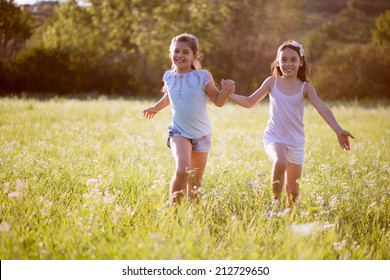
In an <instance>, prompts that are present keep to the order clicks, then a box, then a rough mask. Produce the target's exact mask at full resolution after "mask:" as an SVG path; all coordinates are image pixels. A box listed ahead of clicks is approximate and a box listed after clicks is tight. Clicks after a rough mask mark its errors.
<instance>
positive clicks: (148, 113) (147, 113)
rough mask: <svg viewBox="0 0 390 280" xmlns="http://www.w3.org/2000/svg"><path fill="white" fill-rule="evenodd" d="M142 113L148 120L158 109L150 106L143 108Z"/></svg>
mask: <svg viewBox="0 0 390 280" xmlns="http://www.w3.org/2000/svg"><path fill="white" fill-rule="evenodd" d="M142 113H143V114H144V116H145V118H147V119H149V120H150V119H152V118H153V117H154V116H155V115H156V114H157V113H158V110H156V109H155V108H154V106H152V107H149V108H146V109H145V110H143V111H142Z"/></svg>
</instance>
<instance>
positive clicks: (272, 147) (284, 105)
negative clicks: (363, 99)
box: [229, 40, 354, 208]
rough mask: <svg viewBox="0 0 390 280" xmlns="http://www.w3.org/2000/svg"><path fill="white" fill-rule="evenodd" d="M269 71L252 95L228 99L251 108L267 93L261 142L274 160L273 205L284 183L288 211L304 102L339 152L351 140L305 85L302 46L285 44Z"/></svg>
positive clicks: (298, 167)
mask: <svg viewBox="0 0 390 280" xmlns="http://www.w3.org/2000/svg"><path fill="white" fill-rule="evenodd" d="M271 70H272V76H271V77H268V78H267V79H266V80H265V81H264V82H263V84H262V85H261V86H260V88H259V89H257V90H256V91H255V92H254V93H253V94H252V95H250V96H248V97H246V96H242V95H237V94H231V95H229V98H230V99H231V100H233V101H234V102H236V103H237V104H239V105H241V106H243V107H246V108H251V107H253V106H254V105H256V104H257V103H258V102H260V101H261V100H262V99H263V98H264V97H266V96H267V94H269V99H270V103H269V107H270V118H269V121H268V124H267V127H266V129H265V131H264V139H263V142H264V147H265V150H266V153H267V154H268V156H269V157H270V159H271V160H272V161H273V167H272V173H271V179H272V191H273V199H274V201H273V202H274V203H275V204H280V195H281V192H282V190H283V186H284V184H285V181H286V195H287V200H286V206H287V207H288V208H290V207H291V206H293V205H294V204H295V203H296V200H297V198H298V194H299V184H298V180H299V178H300V177H301V173H302V165H303V158H304V143H305V134H304V124H303V113H304V106H305V100H306V99H308V100H309V101H310V102H311V103H312V104H313V106H314V107H315V108H316V110H317V111H318V113H319V114H320V115H321V116H322V117H323V119H324V120H325V121H326V122H327V123H328V124H329V126H330V127H331V128H332V129H333V131H334V132H335V133H336V135H337V138H338V141H339V143H340V146H341V148H342V149H345V150H347V151H349V150H350V144H349V138H348V137H351V138H354V137H353V136H352V134H351V133H349V132H348V131H346V130H343V129H342V128H341V127H340V125H339V124H338V122H337V121H336V119H335V117H334V115H333V113H332V111H331V110H330V109H329V108H328V107H327V106H326V105H325V104H324V103H323V102H322V101H321V99H320V98H319V97H318V95H317V93H316V91H315V89H314V87H313V86H312V85H311V84H309V83H308V82H307V79H306V61H305V56H304V51H303V46H302V45H301V44H299V43H298V42H296V41H293V40H288V41H286V42H284V43H283V44H282V45H281V46H280V47H279V48H278V52H277V55H276V58H275V60H274V62H273V63H272V65H271Z"/></svg>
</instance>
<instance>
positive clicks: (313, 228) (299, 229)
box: [289, 222, 334, 235]
mask: <svg viewBox="0 0 390 280" xmlns="http://www.w3.org/2000/svg"><path fill="white" fill-rule="evenodd" d="M333 226H334V225H333V224H329V223H328V222H325V223H318V222H314V223H303V224H295V223H294V224H291V225H290V226H289V228H290V230H292V231H293V232H296V233H300V234H302V235H310V234H314V233H317V232H321V231H324V230H326V229H329V228H332V227H333Z"/></svg>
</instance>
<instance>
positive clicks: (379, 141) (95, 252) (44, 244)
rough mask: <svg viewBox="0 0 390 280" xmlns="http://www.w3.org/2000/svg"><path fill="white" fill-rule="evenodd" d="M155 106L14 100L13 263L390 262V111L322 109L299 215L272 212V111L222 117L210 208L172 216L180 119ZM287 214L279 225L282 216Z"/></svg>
mask: <svg viewBox="0 0 390 280" xmlns="http://www.w3.org/2000/svg"><path fill="white" fill-rule="evenodd" d="M154 102H155V101H152V100H150V101H135V100H121V99H115V100H109V99H105V98H101V99H98V100H86V101H80V100H66V99H52V100H48V101H37V100H27V99H10V98H2V99H0V143H1V147H0V171H1V172H0V246H1V252H0V259H2V260H4V259H11V260H12V259H50V260H51V259H104V260H106V259H113V260H117V259H165V260H170V259H191V260H192V259H247V260H249V259H288V260H295V259H321V260H323V259H325V260H328V259H363V260H376V259H389V257H390V184H389V176H390V175H389V173H390V163H389V159H390V157H389V156H390V149H389V148H390V147H389V139H390V138H389V137H390V110H389V106H388V105H386V104H380V103H378V104H374V105H373V104H371V105H370V106H363V105H362V104H359V103H357V102H351V103H339V104H330V107H331V108H332V110H333V112H334V114H335V115H336V118H337V119H338V121H339V122H340V124H341V125H342V126H343V127H344V128H345V129H347V130H349V131H350V132H352V134H354V136H355V137H356V140H352V150H351V151H350V152H345V151H343V150H341V149H340V148H339V145H338V142H337V139H336V136H335V135H334V133H333V132H332V131H331V129H330V128H329V127H328V126H327V124H326V123H325V122H324V121H323V120H322V119H321V118H320V116H319V115H318V114H317V113H316V112H315V110H314V109H313V107H311V106H310V105H308V106H307V108H306V113H305V123H306V127H305V129H306V135H307V145H306V151H305V165H304V171H303V176H302V179H301V181H300V184H301V197H300V204H299V206H298V207H297V208H296V209H294V210H293V211H292V212H291V213H290V215H281V212H277V211H274V212H271V208H270V203H271V187H270V170H271V165H270V164H271V163H270V162H269V161H268V159H267V157H266V155H265V152H264V149H263V145H262V134H263V130H264V128H265V125H266V121H267V119H268V104H267V102H264V103H263V104H261V105H258V106H257V107H256V108H254V109H251V110H248V109H244V108H241V107H238V106H236V105H233V104H231V103H229V104H228V105H226V106H225V107H224V108H221V109H219V108H215V107H213V106H211V105H210V111H209V113H210V119H211V121H212V124H213V142H212V148H211V152H210V158H209V162H208V166H207V169H206V173H205V176H204V188H203V195H204V197H203V199H202V201H201V202H200V203H199V204H198V205H190V204H189V203H188V202H185V203H183V204H181V205H180V206H179V207H178V208H177V209H173V208H170V207H167V201H168V185H169V181H170V179H171V175H172V172H173V169H174V163H173V159H172V157H171V154H170V150H169V149H168V148H167V147H166V138H167V126H168V124H169V121H170V110H169V109H168V108H167V109H165V110H164V111H162V112H160V113H159V114H158V115H157V116H156V117H155V118H154V119H153V120H146V119H144V117H143V115H142V114H141V111H142V109H143V108H145V107H147V106H149V105H151V104H153V103H154ZM271 213H273V215H271Z"/></svg>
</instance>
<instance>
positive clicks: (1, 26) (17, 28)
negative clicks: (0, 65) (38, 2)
mask: <svg viewBox="0 0 390 280" xmlns="http://www.w3.org/2000/svg"><path fill="white" fill-rule="evenodd" d="M0 11H1V13H0V59H5V58H10V57H13V56H14V55H15V53H16V52H17V50H18V49H19V48H20V47H21V44H22V43H23V42H24V41H25V40H26V39H27V38H29V37H30V36H31V34H32V21H31V18H30V15H29V14H28V13H27V12H26V11H22V10H21V9H20V8H19V7H17V6H15V4H14V2H13V0H10V1H9V0H0Z"/></svg>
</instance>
